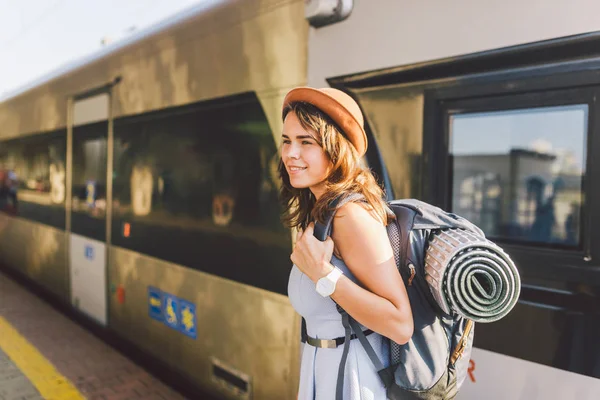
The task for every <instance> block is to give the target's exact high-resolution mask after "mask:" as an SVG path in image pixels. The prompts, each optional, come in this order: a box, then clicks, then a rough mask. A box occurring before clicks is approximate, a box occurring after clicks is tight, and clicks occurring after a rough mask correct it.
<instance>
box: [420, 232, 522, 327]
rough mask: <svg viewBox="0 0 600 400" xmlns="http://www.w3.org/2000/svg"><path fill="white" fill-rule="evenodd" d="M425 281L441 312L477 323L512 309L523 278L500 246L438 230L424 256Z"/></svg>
mask: <svg viewBox="0 0 600 400" xmlns="http://www.w3.org/2000/svg"><path fill="white" fill-rule="evenodd" d="M425 279H426V280H427V282H428V283H429V288H430V289H431V293H432V294H433V297H434V298H435V300H436V301H437V303H438V304H439V306H440V307H441V309H442V310H443V311H444V312H446V313H448V314H452V313H453V312H454V313H457V314H459V315H461V316H463V317H465V318H468V319H470V320H473V321H475V322H494V321H497V320H499V319H501V318H503V317H504V316H506V314H508V313H509V312H510V310H512V308H513V307H514V306H515V304H516V303H517V300H518V299H519V294H520V292H521V278H520V277H519V272H518V271H517V268H516V266H515V264H514V263H513V261H512V260H511V259H510V257H509V256H508V254H506V253H505V252H504V251H503V250H502V249H501V248H500V247H498V246H497V245H496V244H494V243H492V242H490V241H489V240H487V239H486V238H484V237H481V236H477V235H475V234H473V233H471V232H469V231H466V230H463V229H448V230H443V231H438V232H436V233H434V234H433V235H432V237H431V238H430V240H429V246H428V248H427V250H426V253H425Z"/></svg>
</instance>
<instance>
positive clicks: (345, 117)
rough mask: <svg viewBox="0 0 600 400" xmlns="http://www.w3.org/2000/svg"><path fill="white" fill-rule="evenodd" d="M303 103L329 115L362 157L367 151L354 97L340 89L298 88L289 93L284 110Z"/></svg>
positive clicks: (358, 108) (284, 103)
mask: <svg viewBox="0 0 600 400" xmlns="http://www.w3.org/2000/svg"><path fill="white" fill-rule="evenodd" d="M298 101H302V102H305V103H309V104H312V105H313V106H315V107H317V108H318V109H319V110H321V111H322V112H323V113H325V114H327V115H328V116H329V118H331V119H332V120H333V121H334V122H335V123H336V124H337V125H338V126H339V127H340V129H341V130H342V131H343V133H344V134H345V135H346V136H347V137H348V140H349V141H350V143H352V145H353V146H354V148H356V151H357V152H358V154H359V155H360V156H361V157H362V156H363V155H364V154H365V152H366V151H367V135H366V134H365V129H364V118H363V115H362V112H361V111H360V107H359V106H358V104H356V102H355V101H354V99H353V98H352V97H350V96H349V95H347V94H346V93H344V92H342V91H341V90H338V89H333V88H322V89H314V88H310V87H297V88H294V89H292V90H290V91H289V93H288V94H287V95H286V96H285V99H284V100H283V109H285V107H286V106H288V105H289V104H291V103H295V102H298Z"/></svg>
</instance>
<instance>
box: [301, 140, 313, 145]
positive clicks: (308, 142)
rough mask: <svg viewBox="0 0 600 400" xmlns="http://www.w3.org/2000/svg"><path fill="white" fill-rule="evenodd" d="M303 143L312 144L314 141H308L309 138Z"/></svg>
mask: <svg viewBox="0 0 600 400" xmlns="http://www.w3.org/2000/svg"><path fill="white" fill-rule="evenodd" d="M302 144H312V142H310V141H308V140H303V141H302Z"/></svg>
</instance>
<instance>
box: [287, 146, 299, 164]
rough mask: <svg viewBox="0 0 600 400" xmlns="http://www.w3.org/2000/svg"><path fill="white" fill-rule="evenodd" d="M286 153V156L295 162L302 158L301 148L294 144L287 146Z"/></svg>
mask: <svg viewBox="0 0 600 400" xmlns="http://www.w3.org/2000/svg"><path fill="white" fill-rule="evenodd" d="M286 153H287V154H286V156H287V157H288V158H291V159H293V160H297V159H298V158H300V148H299V147H298V146H296V145H295V144H293V143H292V144H290V145H289V146H287V152H286Z"/></svg>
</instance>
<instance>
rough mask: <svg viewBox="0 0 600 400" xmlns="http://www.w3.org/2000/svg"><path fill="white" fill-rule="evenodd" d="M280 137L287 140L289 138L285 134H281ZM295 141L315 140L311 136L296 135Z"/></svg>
mask: <svg viewBox="0 0 600 400" xmlns="http://www.w3.org/2000/svg"><path fill="white" fill-rule="evenodd" d="M281 136H282V137H284V138H286V139H289V138H290V137H289V136H288V135H286V134H285V133H282V134H281ZM296 139H312V140H317V139H315V138H314V137H313V136H311V135H298V136H296Z"/></svg>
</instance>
